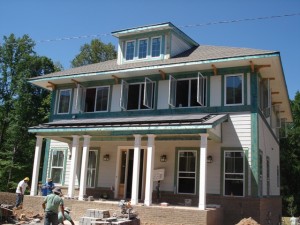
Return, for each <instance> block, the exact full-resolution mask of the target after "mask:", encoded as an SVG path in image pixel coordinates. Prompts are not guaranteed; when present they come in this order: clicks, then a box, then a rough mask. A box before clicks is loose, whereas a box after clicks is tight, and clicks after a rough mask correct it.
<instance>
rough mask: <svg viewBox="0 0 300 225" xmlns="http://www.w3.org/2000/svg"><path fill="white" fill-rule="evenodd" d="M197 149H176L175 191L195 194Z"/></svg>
mask: <svg viewBox="0 0 300 225" xmlns="http://www.w3.org/2000/svg"><path fill="white" fill-rule="evenodd" d="M196 162H197V151H195V150H188V151H187V150H180V151H178V162H177V168H178V170H177V193H179V194H196V168H197V165H196Z"/></svg>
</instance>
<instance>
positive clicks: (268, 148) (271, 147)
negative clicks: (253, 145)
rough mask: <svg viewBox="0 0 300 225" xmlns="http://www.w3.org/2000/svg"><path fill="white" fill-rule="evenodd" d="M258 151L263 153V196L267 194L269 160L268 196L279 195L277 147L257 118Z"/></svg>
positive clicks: (262, 123)
mask: <svg viewBox="0 0 300 225" xmlns="http://www.w3.org/2000/svg"><path fill="white" fill-rule="evenodd" d="M259 149H260V150H261V151H262V153H263V157H262V159H263V162H262V165H263V179H262V180H263V195H266V194H267V162H266V158H267V157H269V158H270V195H280V184H278V183H277V166H278V167H279V166H280V165H279V156H280V153H279V145H278V143H277V142H276V139H275V138H274V137H273V135H271V132H270V130H269V129H268V127H267V126H266V124H265V123H264V121H263V120H262V118H261V117H260V116H259Z"/></svg>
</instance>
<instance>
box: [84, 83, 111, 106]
mask: <svg viewBox="0 0 300 225" xmlns="http://www.w3.org/2000/svg"><path fill="white" fill-rule="evenodd" d="M108 96H109V87H108V86H103V87H95V88H87V89H86V93H85V107H84V109H85V110H84V111H85V112H102V111H107V108H108Z"/></svg>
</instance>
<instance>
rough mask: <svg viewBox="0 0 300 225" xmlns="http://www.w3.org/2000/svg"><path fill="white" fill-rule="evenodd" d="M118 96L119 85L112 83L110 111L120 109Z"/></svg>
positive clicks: (119, 91)
mask: <svg viewBox="0 0 300 225" xmlns="http://www.w3.org/2000/svg"><path fill="white" fill-rule="evenodd" d="M120 97H121V85H120V84H117V85H113V87H112V96H111V108H110V111H111V112H119V111H121V107H120Z"/></svg>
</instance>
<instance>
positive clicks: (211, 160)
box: [206, 155, 213, 163]
mask: <svg viewBox="0 0 300 225" xmlns="http://www.w3.org/2000/svg"><path fill="white" fill-rule="evenodd" d="M206 162H207V163H212V162H213V157H212V156H211V155H209V156H207V158H206Z"/></svg>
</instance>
